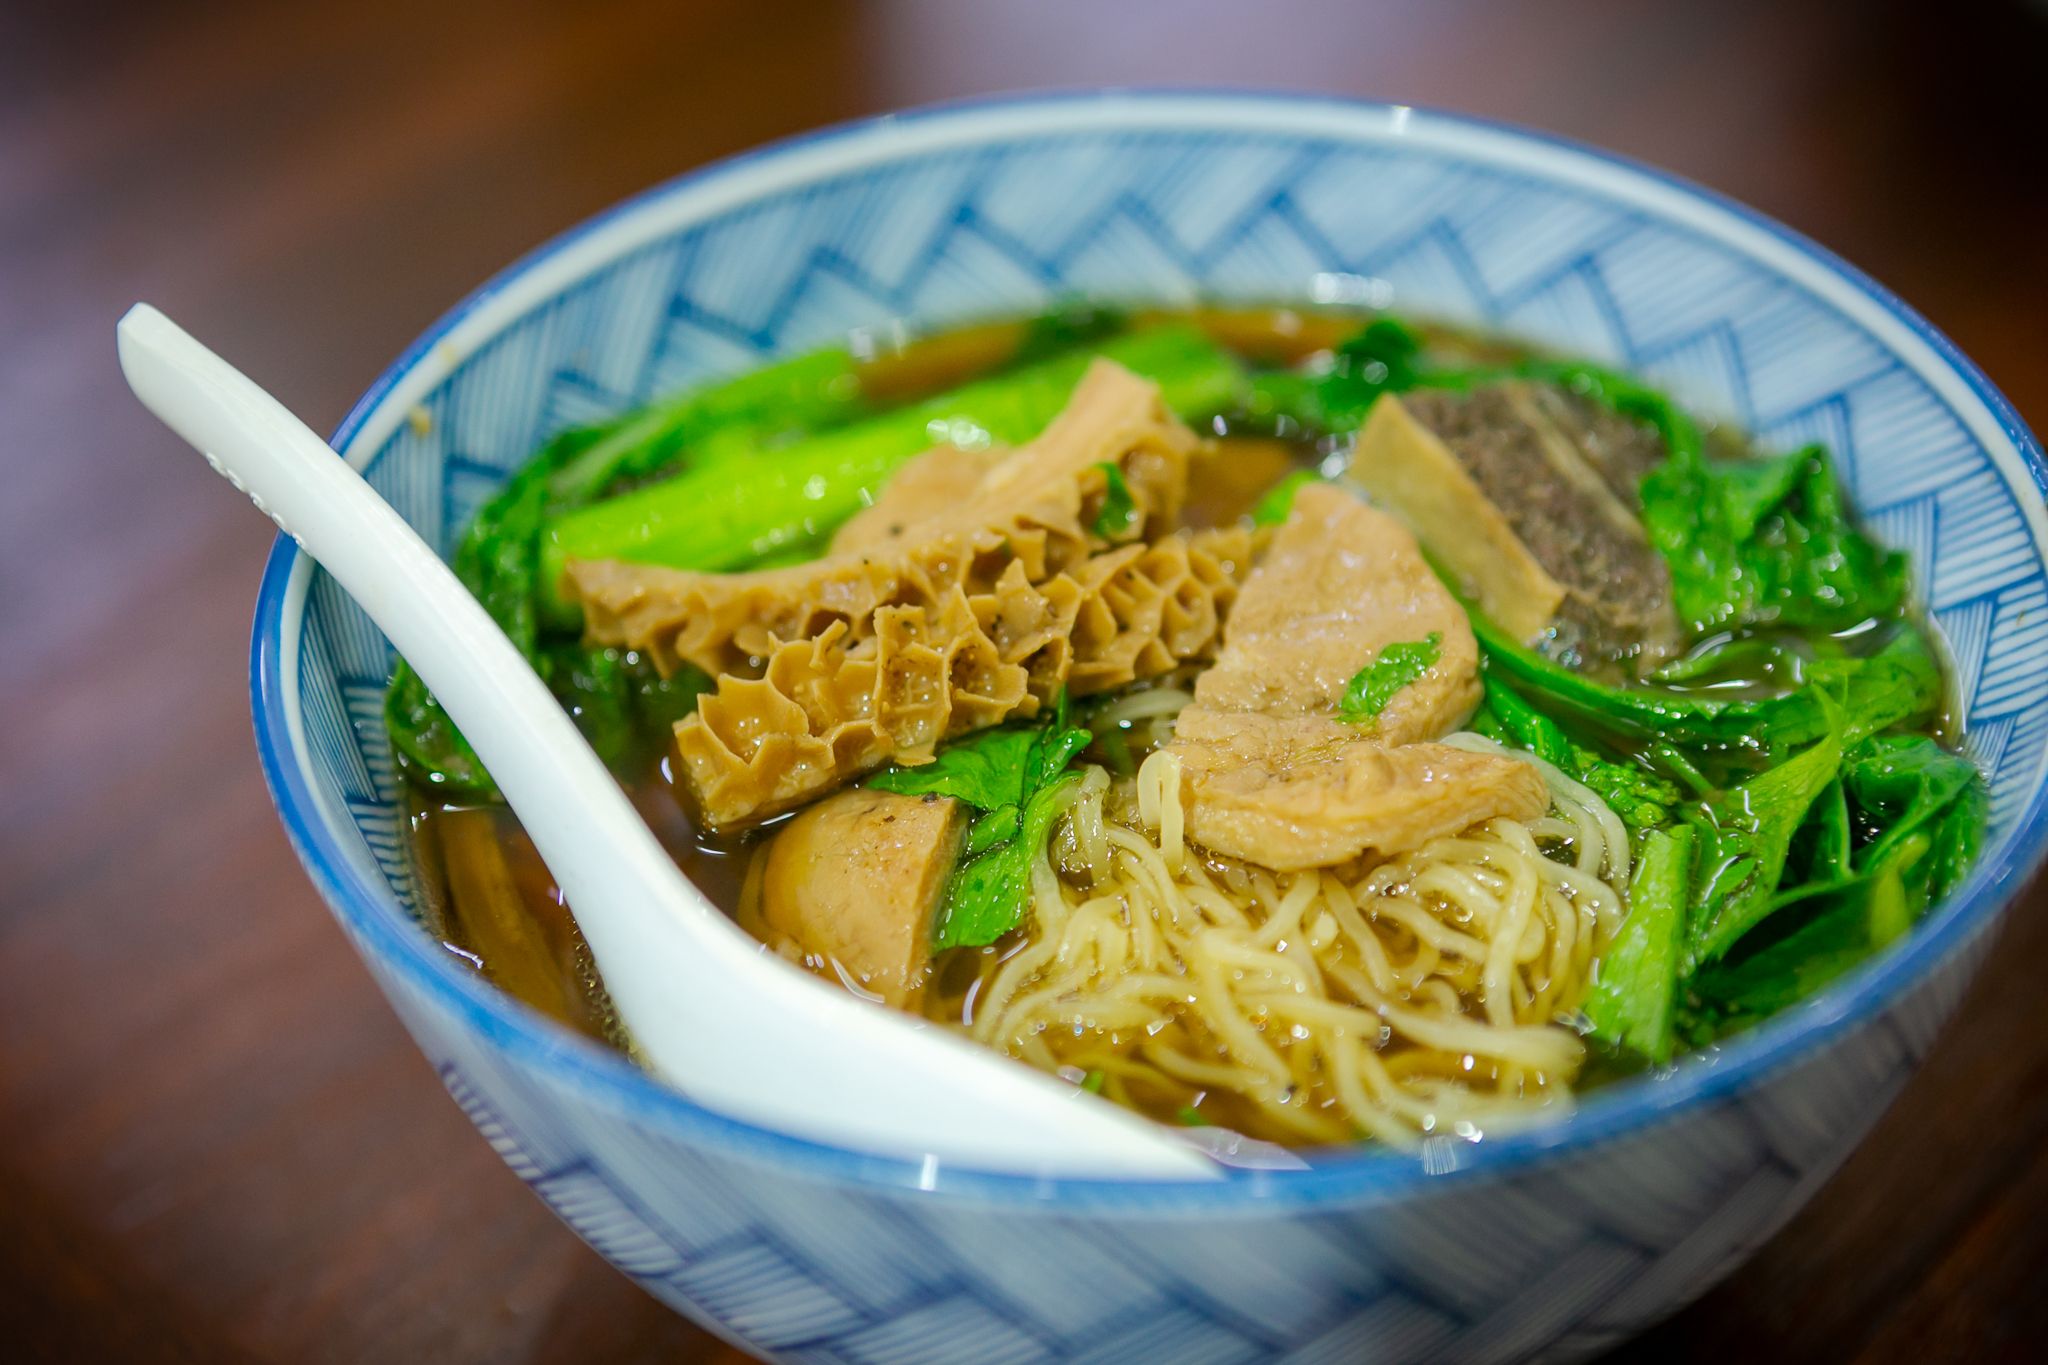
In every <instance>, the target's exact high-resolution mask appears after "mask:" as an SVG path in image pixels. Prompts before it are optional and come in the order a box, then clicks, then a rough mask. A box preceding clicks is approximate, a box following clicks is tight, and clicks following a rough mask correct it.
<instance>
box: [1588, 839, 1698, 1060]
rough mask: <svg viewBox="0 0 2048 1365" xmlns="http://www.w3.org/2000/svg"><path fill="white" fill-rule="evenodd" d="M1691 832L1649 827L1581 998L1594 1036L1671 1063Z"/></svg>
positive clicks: (1688, 898)
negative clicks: (1623, 904)
mask: <svg viewBox="0 0 2048 1365" xmlns="http://www.w3.org/2000/svg"><path fill="white" fill-rule="evenodd" d="M1693 838H1694V833H1693V830H1692V828H1691V827H1690V826H1687V825H1680V826H1678V827H1677V828H1675V829H1669V830H1661V829H1660V830H1652V831H1651V832H1650V834H1649V836H1648V838H1646V839H1645V840H1644V841H1643V851H1642V856H1641V857H1640V858H1638V859H1637V861H1636V866H1635V872H1634V874H1633V875H1632V876H1631V877H1630V879H1629V890H1628V918H1627V919H1625V920H1623V921H1622V924H1621V932H1620V934H1619V935H1618V936H1617V937H1616V938H1615V940H1614V942H1613V943H1611V944H1609V945H1608V947H1607V950H1606V951H1605V952H1603V953H1602V954H1601V955H1600V965H1599V969H1598V973H1599V974H1598V976H1597V978H1596V979H1595V981H1594V983H1593V989H1592V991H1591V993H1590V994H1589V995H1588V996H1587V999H1586V1017H1587V1018H1588V1019H1589V1020H1590V1021H1591V1022H1592V1026H1593V1034H1594V1036H1595V1037H1598V1038H1603V1039H1606V1040H1607V1041H1608V1042H1611V1043H1614V1044H1615V1045H1617V1046H1620V1047H1626V1048H1630V1049H1632V1050H1634V1051H1636V1052H1639V1053H1641V1054H1642V1055H1643V1056H1645V1057H1647V1058H1649V1060H1650V1061H1652V1062H1654V1063H1656V1064H1657V1065H1659V1066H1662V1065H1663V1064H1664V1063H1666V1062H1668V1061H1670V1060H1671V1051H1672V1044H1673V1040H1674V1028H1673V1026H1674V1021H1675V1017H1676V1016H1675V1003H1676V997H1677V991H1678V973H1679V967H1680V964H1681V962H1682V960H1683V958H1684V948H1685V926H1686V914H1687V910H1688V908H1689V907H1690V905H1691V884H1692V854H1693Z"/></svg>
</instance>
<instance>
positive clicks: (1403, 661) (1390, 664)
mask: <svg viewBox="0 0 2048 1365" xmlns="http://www.w3.org/2000/svg"><path fill="white" fill-rule="evenodd" d="M1443 643H1444V636H1443V632H1442V631H1439V630H1433V631H1431V632H1430V633H1429V634H1428V635H1427V636H1425V637H1424V638H1422V639H1420V640H1397V641H1395V642H1394V643H1393V644H1390V645H1388V646H1386V647H1385V648H1384V649H1382V650H1380V652H1379V657H1378V658H1376V659H1374V660H1373V661H1372V662H1371V663H1369V664H1367V665H1366V666H1365V667H1364V668H1361V669H1359V670H1358V672H1357V673H1356V674H1354V675H1353V676H1352V679H1351V685H1350V686H1349V687H1347V688H1345V689H1344V698H1343V700H1342V701H1340V702H1338V703H1337V718H1338V719H1339V720H1345V721H1349V722H1351V723H1352V724H1353V725H1359V724H1363V723H1365V722H1368V721H1371V720H1374V719H1376V718H1377V717H1378V716H1379V713H1380V712H1382V711H1384V710H1386V709H1387V703H1388V702H1390V701H1392V700H1393V699H1394V694H1395V693H1397V692H1399V691H1400V690H1401V689H1402V688H1404V687H1406V686H1408V684H1410V683H1412V682H1414V681H1415V680H1416V679H1417V678H1420V677H1421V676H1422V675H1423V674H1425V673H1427V672H1429V670H1430V669H1431V668H1433V667H1434V666H1435V665H1436V661H1437V659H1438V658H1439V657H1440V656H1441V654H1442V653H1443Z"/></svg>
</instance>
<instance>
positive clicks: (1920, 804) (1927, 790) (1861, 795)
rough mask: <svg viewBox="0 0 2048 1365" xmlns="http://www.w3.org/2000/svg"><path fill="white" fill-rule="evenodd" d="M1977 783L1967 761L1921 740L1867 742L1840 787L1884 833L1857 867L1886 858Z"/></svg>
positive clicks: (1852, 759) (1889, 737) (1847, 768)
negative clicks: (1845, 789) (1842, 786)
mask: <svg viewBox="0 0 2048 1365" xmlns="http://www.w3.org/2000/svg"><path fill="white" fill-rule="evenodd" d="M1981 781H1982V779H1981V778H1980V777H1979V776H1978V773H1977V769H1976V766H1975V765H1974V764H1972V763H1971V762H1970V761H1969V760H1968V759H1966V758H1963V757H1962V756H1961V755H1959V754H1952V753H1950V752H1949V751H1948V750H1946V749H1944V748H1942V747H1941V746H1940V745H1938V744H1936V743H1935V742H1934V741H1933V740H1931V739H1928V738H1927V737H1926V736H1924V735H1881V736H1878V737H1876V738H1873V739H1870V740H1866V741H1865V742H1864V743H1863V744H1862V745H1860V746H1859V747H1858V748H1857V749H1856V750H1855V751H1854V752H1853V753H1852V754H1851V755H1850V756H1849V761H1848V762H1847V763H1846V764H1845V765H1844V767H1843V785H1844V786H1845V787H1846V788H1847V790H1848V795H1849V796H1850V797H1851V798H1852V799H1853V800H1854V801H1855V803H1856V805H1857V808H1858V809H1859V810H1860V811H1862V812H1863V815H1864V818H1865V819H1866V820H1867V821H1869V822H1871V823H1872V824H1875V825H1878V826H1879V827H1880V828H1882V830H1883V833H1882V834H1880V835H1878V837H1877V838H1876V839H1875V840H1874V841H1873V842H1872V843H1871V844H1870V846H1869V847H1868V848H1867V849H1865V850H1864V851H1863V853H1862V855H1861V857H1860V858H1859V863H1860V864H1861V865H1863V866H1869V865H1870V864H1872V863H1874V862H1878V861H1881V860H1883V859H1885V858H1886V857H1888V856H1889V855H1890V853H1891V850H1892V849H1893V848H1895V847H1896V846H1897V845H1899V844H1901V843H1903V842H1904V841H1905V840H1906V839H1908V838H1910V837H1912V836H1914V835H1915V834H1918V833H1919V832H1921V830H1922V829H1923V828H1924V827H1926V826H1927V825H1929V824H1932V823H1933V822H1935V821H1937V820H1939V819H1940V818H1941V816H1942V815H1943V814H1945V813H1946V812H1947V811H1948V809H1949V808H1950V806H1951V805H1952V804H1953V803H1954V802H1955V801H1956V800H1957V799H1959V798H1960V797H1961V796H1962V795H1963V794H1964V792H1965V791H1967V790H1968V789H1970V788H1971V787H1974V786H1977V785H1978V784H1979V783H1981ZM1942 889H1943V890H1946V889H1947V888H1946V887H1943V888H1942ZM1937 894H1939V893H1937Z"/></svg>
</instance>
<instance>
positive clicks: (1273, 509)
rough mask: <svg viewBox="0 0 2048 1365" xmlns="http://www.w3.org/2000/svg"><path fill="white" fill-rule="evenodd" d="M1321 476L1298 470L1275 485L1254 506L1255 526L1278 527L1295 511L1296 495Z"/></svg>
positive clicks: (1253, 517)
mask: <svg viewBox="0 0 2048 1365" xmlns="http://www.w3.org/2000/svg"><path fill="white" fill-rule="evenodd" d="M1321 477H1322V476H1321V475H1319V474H1316V473H1313V472H1312V471H1310V470H1306V469H1297V470H1295V471H1294V472H1293V473H1292V474H1289V475H1288V476H1287V477H1286V478H1284V479H1282V480H1280V482H1278V483H1276V484H1274V485H1273V486H1272V487H1271V488H1269V489H1267V490H1266V491H1265V492H1264V493H1263V494H1261V495H1260V496H1259V500H1258V501H1257V502H1256V503H1254V504H1252V524H1253V525H1255V526H1278V525H1280V524H1281V523H1282V522H1284V521H1286V520H1287V518H1288V516H1289V515H1290V514H1292V513H1293V511H1294V495H1295V494H1296V493H1298V492H1300V491H1301V486H1302V485H1303V484H1309V483H1315V482H1317V481H1318V480H1320V479H1321Z"/></svg>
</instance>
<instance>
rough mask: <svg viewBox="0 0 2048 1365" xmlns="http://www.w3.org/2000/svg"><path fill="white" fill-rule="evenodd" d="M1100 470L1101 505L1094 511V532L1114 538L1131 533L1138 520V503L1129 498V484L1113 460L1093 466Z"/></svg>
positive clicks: (1106, 538)
mask: <svg viewBox="0 0 2048 1365" xmlns="http://www.w3.org/2000/svg"><path fill="white" fill-rule="evenodd" d="M1095 467H1096V468H1097V469H1099V470H1101V471H1102V506H1101V507H1100V508H1099V509H1097V511H1096V513H1095V534H1096V535H1098V536H1101V537H1102V538H1103V539H1104V540H1116V539H1118V538H1119V537H1122V536H1127V535H1129V534H1130V533H1131V531H1132V529H1133V527H1134V525H1135V523H1136V522H1137V520H1138V505H1137V503H1136V502H1134V501H1132V499H1131V485H1130V484H1129V483H1128V482H1126V481H1125V479H1124V472H1123V470H1121V469H1119V468H1117V466H1116V464H1115V462H1114V461H1111V460H1104V461H1103V462H1102V463H1101V464H1099V465H1097V466H1095Z"/></svg>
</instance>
